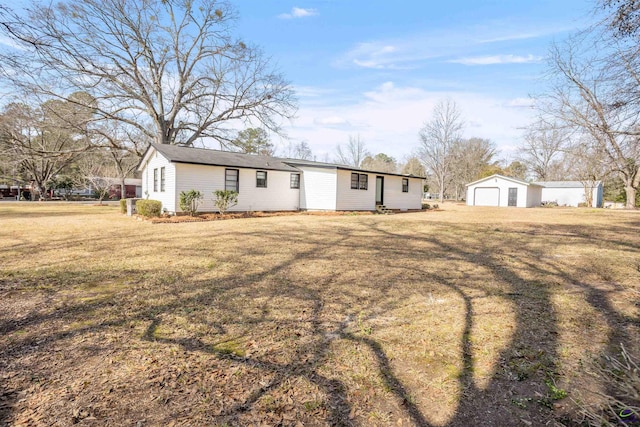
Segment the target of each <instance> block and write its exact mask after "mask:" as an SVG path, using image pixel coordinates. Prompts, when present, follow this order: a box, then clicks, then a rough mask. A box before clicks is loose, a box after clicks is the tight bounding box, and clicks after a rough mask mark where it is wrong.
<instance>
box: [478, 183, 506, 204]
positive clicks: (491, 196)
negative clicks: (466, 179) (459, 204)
mask: <svg viewBox="0 0 640 427" xmlns="http://www.w3.org/2000/svg"><path fill="white" fill-rule="evenodd" d="M474 201H475V203H474V204H475V206H499V204H500V189H499V188H480V187H478V188H476V189H475V198H474Z"/></svg>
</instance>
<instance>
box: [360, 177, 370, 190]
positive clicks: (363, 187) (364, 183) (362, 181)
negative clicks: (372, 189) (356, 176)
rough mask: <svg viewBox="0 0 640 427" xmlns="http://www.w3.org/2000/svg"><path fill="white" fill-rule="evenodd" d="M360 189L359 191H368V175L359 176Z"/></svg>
mask: <svg viewBox="0 0 640 427" xmlns="http://www.w3.org/2000/svg"><path fill="white" fill-rule="evenodd" d="M360 189H361V190H367V189H369V175H367V174H364V173H361V174H360Z"/></svg>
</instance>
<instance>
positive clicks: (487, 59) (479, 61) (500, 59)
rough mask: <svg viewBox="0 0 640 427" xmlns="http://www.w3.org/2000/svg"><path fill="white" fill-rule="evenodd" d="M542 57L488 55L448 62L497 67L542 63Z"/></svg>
mask: <svg viewBox="0 0 640 427" xmlns="http://www.w3.org/2000/svg"><path fill="white" fill-rule="evenodd" d="M541 60H542V57H541V56H536V55H526V56H519V55H487V56H470V57H465V58H457V59H451V60H449V61H447V62H452V63H454V64H463V65H496V64H527V63H530V62H540V61H541Z"/></svg>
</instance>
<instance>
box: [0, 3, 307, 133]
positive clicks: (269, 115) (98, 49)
mask: <svg viewBox="0 0 640 427" xmlns="http://www.w3.org/2000/svg"><path fill="white" fill-rule="evenodd" d="M235 20H236V14H235V12H234V10H233V9H232V8H231V6H230V5H229V4H228V3H226V2H223V1H218V0H133V1H121V0H69V1H65V2H62V1H61V2H57V3H51V4H50V3H35V2H34V3H33V4H32V5H31V14H30V19H29V20H28V22H27V23H25V24H24V25H20V24H19V23H18V24H16V26H13V27H12V30H13V31H5V33H6V34H7V35H8V36H9V37H11V38H12V39H13V40H14V42H15V43H17V44H18V45H19V46H20V49H14V50H11V49H8V50H5V51H4V52H3V54H2V57H1V58H0V59H1V60H2V61H3V62H4V64H5V67H4V70H5V73H4V74H5V78H8V79H11V81H12V83H13V84H14V85H15V86H16V87H20V88H23V89H26V90H37V91H38V92H39V93H44V94H46V95H47V96H55V97H59V98H60V99H63V100H66V99H68V94H70V93H72V92H74V91H78V90H81V91H84V92H86V93H88V94H90V95H91V96H92V99H93V103H92V104H91V106H92V108H94V109H95V113H96V116H95V119H96V120H108V121H118V122H120V123H122V124H123V125H126V126H129V127H131V128H134V129H137V130H138V131H139V132H142V133H144V134H145V135H146V136H147V137H148V138H150V139H151V140H153V141H155V142H156V143H160V144H183V145H192V144H193V143H194V142H195V141H197V140H199V139H201V138H205V137H213V138H215V139H216V140H218V141H223V142H228V143H232V141H233V137H234V136H235V133H236V129H237V127H236V128H234V125H237V124H238V123H245V122H248V121H255V122H258V123H261V124H262V126H264V127H265V128H267V129H269V130H271V131H274V132H281V126H280V120H281V119H283V118H290V117H292V116H293V114H294V112H295V99H294V96H293V91H292V89H291V87H290V86H289V84H288V83H287V82H286V81H285V80H284V78H283V77H282V75H280V74H279V73H277V72H275V71H273V70H272V68H271V67H270V65H269V62H268V60H267V59H266V58H265V57H264V56H263V55H262V53H261V52H260V50H259V49H257V48H255V47H251V46H249V45H247V44H246V43H244V42H242V41H239V40H235V39H234V37H233V35H232V28H233V24H234V21H235ZM36 42H37V46H36V45H35V43H36ZM75 102H79V103H82V102H83V100H82V99H80V100H76V101H75Z"/></svg>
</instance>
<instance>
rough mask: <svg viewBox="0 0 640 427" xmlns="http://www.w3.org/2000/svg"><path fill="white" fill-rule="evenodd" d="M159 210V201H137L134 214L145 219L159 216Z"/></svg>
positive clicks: (160, 203)
mask: <svg viewBox="0 0 640 427" xmlns="http://www.w3.org/2000/svg"><path fill="white" fill-rule="evenodd" d="M161 210H162V202H161V201H159V200H138V201H137V202H136V212H138V213H139V214H140V215H142V216H144V217H147V218H151V217H155V216H160V211H161Z"/></svg>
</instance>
